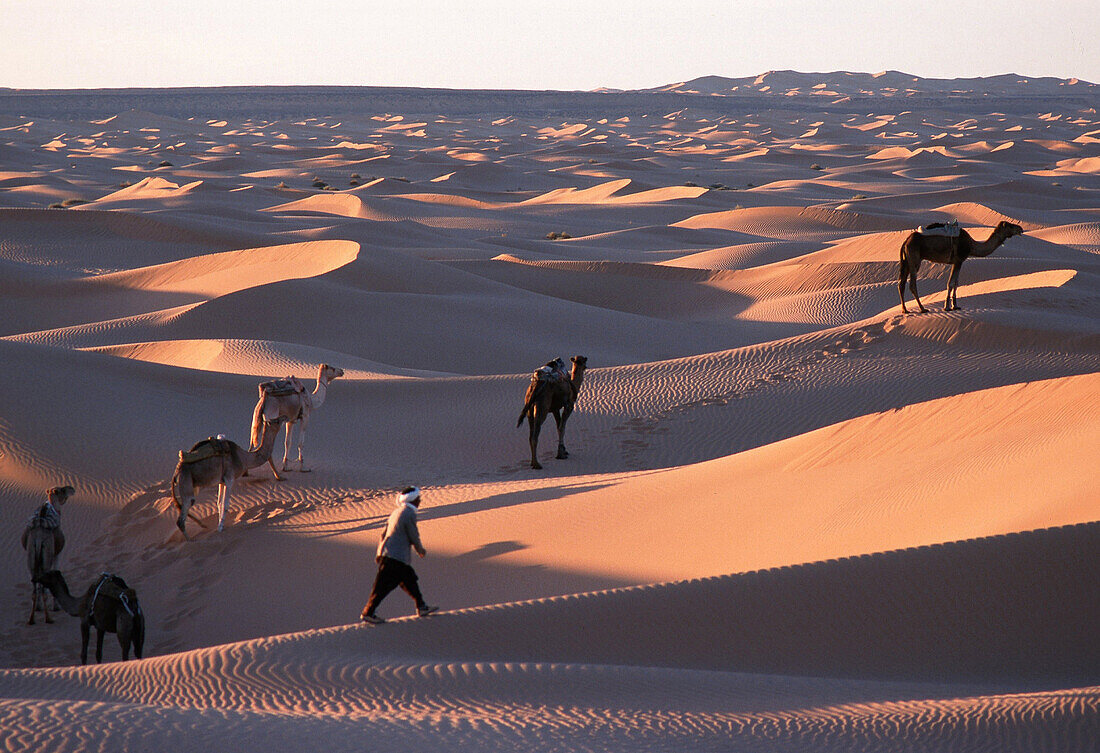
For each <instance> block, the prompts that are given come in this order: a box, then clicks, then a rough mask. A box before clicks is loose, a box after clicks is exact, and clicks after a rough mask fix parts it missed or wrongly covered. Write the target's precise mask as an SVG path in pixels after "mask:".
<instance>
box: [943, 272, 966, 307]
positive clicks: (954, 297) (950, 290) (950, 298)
mask: <svg viewBox="0 0 1100 753" xmlns="http://www.w3.org/2000/svg"><path fill="white" fill-rule="evenodd" d="M960 269H962V264H953V265H951V276H950V277H948V278H947V300H946V301H944V302H943V310H944V311H954V310H955V309H957V308H958V307H959V270H960Z"/></svg>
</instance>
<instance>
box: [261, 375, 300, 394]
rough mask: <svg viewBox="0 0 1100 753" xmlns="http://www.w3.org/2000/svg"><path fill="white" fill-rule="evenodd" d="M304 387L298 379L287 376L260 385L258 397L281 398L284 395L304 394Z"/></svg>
mask: <svg viewBox="0 0 1100 753" xmlns="http://www.w3.org/2000/svg"><path fill="white" fill-rule="evenodd" d="M305 391H306V386H305V385H304V384H302V382H301V380H300V379H298V377H294V376H288V377H284V378H282V379H272V380H271V381H270V382H261V383H260V395H271V396H272V397H283V396H284V395H300V394H304V393H305Z"/></svg>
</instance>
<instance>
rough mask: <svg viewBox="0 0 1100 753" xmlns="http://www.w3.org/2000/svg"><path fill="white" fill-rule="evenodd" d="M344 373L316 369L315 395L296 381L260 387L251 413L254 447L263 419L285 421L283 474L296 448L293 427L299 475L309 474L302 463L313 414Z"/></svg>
mask: <svg viewBox="0 0 1100 753" xmlns="http://www.w3.org/2000/svg"><path fill="white" fill-rule="evenodd" d="M343 375H344V370H343V369H338V368H336V367H335V366H329V365H328V364H327V363H323V364H321V366H320V367H319V368H318V369H317V386H316V387H315V388H314V390H313V392H312V393H310V392H306V390H305V387H304V386H303V385H302V383H301V382H299V381H298V380H297V379H296V378H294V377H287V378H286V379H279V380H276V381H273V382H263V383H261V384H260V399H259V401H257V403H256V408H255V410H253V412H252V433H251V436H252V447H256V446H257V445H258V444H259V441H260V432H261V419H267V420H271V419H273V418H275V417H276V416H282V417H283V418H285V419H286V422H287V424H286V442H285V444H284V446H283V466H282V470H284V471H287V470H291V469H289V468H288V467H287V465H288V464H289V462H290V452H291V448H292V447H293V446H294V439H293V437H294V425H295V424H299V428H298V471H299V472H301V473H309V471H310V469H309V468H306V464H305V460H303V459H302V445H304V444H305V443H306V426H307V425H308V424H309V417H310V415H311V414H312V413H313V411H315V410H317V409H318V408H320V407H321V406H322V405H323V404H324V402H325V396H326V394H327V393H328V385H329V382H331V381H332V380H333V379H336V378H337V377H342V376H343Z"/></svg>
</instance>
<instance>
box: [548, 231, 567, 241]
mask: <svg viewBox="0 0 1100 753" xmlns="http://www.w3.org/2000/svg"><path fill="white" fill-rule="evenodd" d="M572 237H573V236H571V235H570V234H569V233H559V232H557V231H554V232H550V233H547V234H546V240H548V241H564V240H568V239H569V238H572Z"/></svg>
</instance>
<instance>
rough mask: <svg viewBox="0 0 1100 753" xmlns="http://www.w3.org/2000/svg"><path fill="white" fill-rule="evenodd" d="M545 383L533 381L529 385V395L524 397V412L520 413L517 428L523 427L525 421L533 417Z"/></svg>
mask: <svg viewBox="0 0 1100 753" xmlns="http://www.w3.org/2000/svg"><path fill="white" fill-rule="evenodd" d="M542 387H543V382H540V381H538V380H537V379H532V380H531V384H529V385H527V394H526V395H524V396H523V410H521V411H520V412H519V420H518V421H516V428H517V429H518V428H519V427H521V426H523V419H525V418H527V417H528V416H529V415H531V410H532V408H534V406H535V402H536V401H537V400H538V397H539V394H540V393H541V392H542V389H541V388H542Z"/></svg>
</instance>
